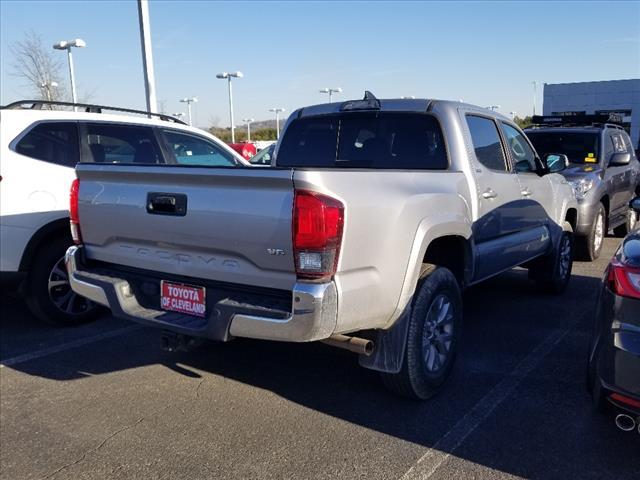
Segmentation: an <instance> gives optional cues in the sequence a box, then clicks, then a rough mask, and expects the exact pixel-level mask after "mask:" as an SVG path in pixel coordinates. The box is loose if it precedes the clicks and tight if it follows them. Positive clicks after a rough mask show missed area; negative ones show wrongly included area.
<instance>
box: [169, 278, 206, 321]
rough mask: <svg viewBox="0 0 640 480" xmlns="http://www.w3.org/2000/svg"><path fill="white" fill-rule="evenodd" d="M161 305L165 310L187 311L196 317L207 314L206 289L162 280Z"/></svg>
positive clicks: (186, 312)
mask: <svg viewBox="0 0 640 480" xmlns="http://www.w3.org/2000/svg"><path fill="white" fill-rule="evenodd" d="M160 290H161V291H162V293H161V297H160V306H161V307H162V309H163V310H170V311H172V312H178V313H185V314H187V315H194V316H196V317H204V316H205V310H206V308H205V289H204V287H193V286H191V285H183V284H181V283H170V282H167V281H165V280H162V281H161V282H160Z"/></svg>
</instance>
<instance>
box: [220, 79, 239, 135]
mask: <svg viewBox="0 0 640 480" xmlns="http://www.w3.org/2000/svg"><path fill="white" fill-rule="evenodd" d="M242 77H244V75H242V72H231V73H228V72H222V73H219V74H217V75H216V78H226V79H227V80H228V83H229V120H230V122H231V143H236V135H235V132H234V128H235V127H234V124H233V90H232V89H231V79H232V78H242Z"/></svg>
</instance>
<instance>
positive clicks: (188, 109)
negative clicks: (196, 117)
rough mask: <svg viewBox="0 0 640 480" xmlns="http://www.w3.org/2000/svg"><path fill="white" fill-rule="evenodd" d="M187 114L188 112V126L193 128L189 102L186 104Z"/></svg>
mask: <svg viewBox="0 0 640 480" xmlns="http://www.w3.org/2000/svg"><path fill="white" fill-rule="evenodd" d="M187 112H189V126H190V127H191V126H193V123H191V102H187Z"/></svg>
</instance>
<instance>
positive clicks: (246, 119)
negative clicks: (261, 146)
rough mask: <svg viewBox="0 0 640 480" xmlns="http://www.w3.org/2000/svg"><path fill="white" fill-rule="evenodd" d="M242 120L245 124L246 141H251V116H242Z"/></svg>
mask: <svg viewBox="0 0 640 480" xmlns="http://www.w3.org/2000/svg"><path fill="white" fill-rule="evenodd" d="M242 121H243V122H244V123H246V124H247V142H250V141H251V122H253V118H243V119H242Z"/></svg>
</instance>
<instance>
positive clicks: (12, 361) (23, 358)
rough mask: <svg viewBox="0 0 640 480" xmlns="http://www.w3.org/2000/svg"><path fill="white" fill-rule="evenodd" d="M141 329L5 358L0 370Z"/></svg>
mask: <svg viewBox="0 0 640 480" xmlns="http://www.w3.org/2000/svg"><path fill="white" fill-rule="evenodd" d="M141 328H142V326H141V325H132V326H130V327H124V328H119V329H118V330H112V331H110V332H105V333H101V334H99V335H94V336H92V337H86V338H80V339H78V340H74V341H72V342H67V343H61V344H60V345H55V346H53V347H49V348H43V349H42V350H36V351H35V352H31V353H25V354H24V355H18V356H17V357H12V358H7V359H6V360H0V368H3V367H11V366H13V365H18V364H20V363H24V362H29V361H31V360H35V359H37V358H42V357H47V356H49V355H53V354H54V353H60V352H64V351H66V350H71V349H74V348H78V347H82V346H84V345H89V344H91V343H95V342H99V341H101V340H106V339H107V338H113V337H117V336H120V335H124V334H127V333H132V332H135V331H136V330H140V329H141Z"/></svg>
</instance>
